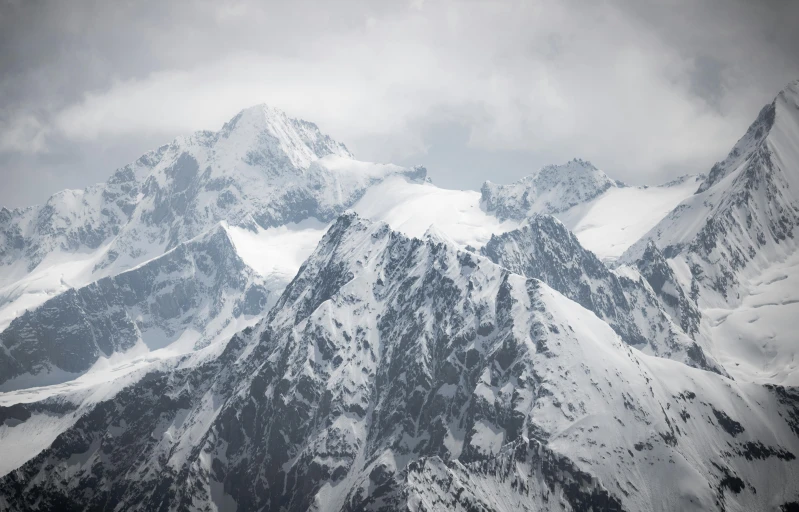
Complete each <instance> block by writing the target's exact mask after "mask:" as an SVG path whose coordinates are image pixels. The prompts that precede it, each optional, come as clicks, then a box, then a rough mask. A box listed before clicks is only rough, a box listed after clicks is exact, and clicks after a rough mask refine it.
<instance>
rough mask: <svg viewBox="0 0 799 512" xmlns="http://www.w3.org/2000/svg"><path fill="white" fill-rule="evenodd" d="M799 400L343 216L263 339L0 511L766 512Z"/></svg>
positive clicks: (788, 469) (212, 362)
mask: <svg viewBox="0 0 799 512" xmlns="http://www.w3.org/2000/svg"><path fill="white" fill-rule="evenodd" d="M793 409H795V404H794V400H793V399H791V398H790V395H789V394H787V393H781V392H780V391H779V390H776V389H775V390H769V389H765V388H758V387H751V386H749V387H741V386H738V385H737V384H736V383H735V382H732V381H729V380H728V379H725V378H724V377H721V376H719V375H716V374H713V373H709V372H704V371H701V370H697V369H692V368H689V367H686V366H685V365H681V364H679V363H676V362H671V361H666V360H663V359H658V358H653V357H649V356H646V355H643V354H641V353H640V352H638V351H635V350H633V349H631V348H630V347H629V346H628V345H627V344H625V343H623V342H622V341H621V340H620V339H619V338H618V336H617V335H616V334H615V333H614V332H613V330H612V329H611V328H610V327H608V325H607V324H606V323H604V322H603V321H601V320H600V319H599V318H597V317H596V315H594V314H593V313H591V312H590V311H588V310H586V309H584V308H583V307H581V306H580V305H578V304H576V303H574V302H572V301H570V300H569V299H567V298H565V297H564V296H563V295H561V294H560V293H558V292H556V291H555V290H553V289H552V288H550V287H549V286H547V285H546V284H544V283H542V282H541V281H538V280H536V279H530V278H525V277H523V276H520V275H518V274H513V273H511V272H510V271H508V270H507V269H505V268H502V267H500V266H497V265H495V264H494V263H492V262H491V261H489V260H488V259H486V258H482V257H480V256H477V255H475V254H472V253H469V252H463V251H460V250H458V249H456V248H455V247H454V246H452V245H450V244H448V243H447V242H446V241H442V240H440V239H437V238H435V237H431V238H428V239H427V240H419V239H410V238H407V237H405V236H403V235H401V234H399V233H397V232H394V231H392V230H391V229H389V228H388V227H387V226H386V225H381V224H373V223H370V222H368V221H365V220H363V219H360V218H358V217H357V216H355V215H354V214H348V215H344V216H342V217H341V218H339V220H338V221H337V222H336V223H335V224H334V225H333V226H332V227H331V228H330V230H329V231H328V233H327V234H326V235H325V237H324V238H323V240H322V241H321V242H320V244H319V246H318V248H317V250H316V251H315V252H314V254H313V255H312V256H311V257H310V258H309V259H308V260H307V261H306V263H305V264H304V265H303V267H302V268H301V270H300V272H299V273H298V275H297V276H296V278H295V279H294V281H293V282H292V283H291V284H290V285H289V286H288V288H287V289H286V290H285V292H284V293H283V295H282V296H281V298H280V299H279V300H278V302H277V304H276V306H275V308H274V309H273V310H272V311H271V313H270V314H269V315H268V316H267V318H266V319H265V320H264V321H263V322H262V323H261V324H260V325H259V326H258V327H256V328H255V329H250V330H247V331H245V332H244V333H242V334H241V335H239V336H236V337H234V338H233V339H232V340H231V341H230V342H229V343H228V344H227V346H226V348H225V350H224V352H222V354H221V355H220V356H219V357H214V358H208V359H205V360H203V361H201V362H199V363H198V364H194V365H191V364H186V363H185V361H184V362H179V363H178V364H176V365H175V369H174V370H171V371H163V370H159V371H154V372H151V373H149V374H148V375H147V376H146V377H144V378H142V379H141V380H139V381H138V382H136V383H135V384H133V385H131V386H130V387H129V388H128V389H126V390H124V391H123V392H121V393H118V394H116V395H115V396H114V397H113V398H111V399H109V400H107V401H105V402H102V403H100V404H98V405H97V406H96V407H95V408H94V410H93V411H92V412H91V413H90V414H87V415H85V416H84V417H82V418H81V419H80V420H78V421H77V423H75V425H74V426H73V427H71V428H69V429H68V430H67V431H65V432H64V433H63V434H61V435H60V436H59V437H58V438H57V440H56V442H54V443H53V445H52V447H50V448H49V449H47V450H45V451H43V452H42V453H41V454H39V455H38V456H37V457H36V458H34V459H33V460H31V461H29V462H28V463H27V464H25V465H24V466H23V467H21V468H20V469H18V470H16V471H13V472H11V473H9V474H8V475H7V476H5V477H4V478H3V479H1V480H0V496H1V497H2V498H0V499H1V500H4V501H0V503H3V504H4V505H6V506H8V504H9V503H14V505H15V506H16V508H17V509H20V510H31V509H36V508H42V507H44V508H53V507H60V508H61V509H65V510H70V509H73V508H74V509H85V508H89V509H114V508H127V509H131V508H142V509H156V510H186V509H195V510H208V511H210V510H217V509H222V510H233V509H236V510H239V511H243V510H244V511H246V510H264V509H266V510H276V509H283V510H308V509H312V510H403V509H410V510H436V509H441V508H451V509H455V510H475V509H478V510H496V511H506V510H507V511H510V510H520V509H521V510H539V509H541V508H547V509H552V510H586V509H589V508H591V507H593V508H595V509H600V508H602V507H604V508H606V509H609V510H614V509H615V510H666V509H686V508H691V507H694V508H697V509H718V508H728V509H747V508H748V509H753V508H762V506H763V504H764V503H766V501H768V500H769V499H770V498H769V497H770V496H774V495H775V494H774V492H776V491H777V489H779V490H780V491H779V492H781V493H782V494H781V495H783V496H786V497H792V496H796V495H797V494H798V493H799V483H797V482H796V481H795V479H793V478H792V475H793V474H794V472H795V471H796V470H797V462H796V459H795V456H794V454H795V453H796V452H797V450H799V437H797V434H796V432H795V431H794V430H793V424H792V420H791V418H792V417H793V416H792V414H793V412H795V411H793ZM792 411H793V412H792ZM752 459H757V460H758V461H759V463H758V464H752V463H751V461H750V460H752ZM678 475H683V476H684V475H689V477H688V478H681V477H679V476H678ZM653 496H656V497H657V499H653ZM764 500H765V501H764ZM769 503H770V502H769Z"/></svg>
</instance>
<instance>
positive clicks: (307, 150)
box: [219, 103, 353, 169]
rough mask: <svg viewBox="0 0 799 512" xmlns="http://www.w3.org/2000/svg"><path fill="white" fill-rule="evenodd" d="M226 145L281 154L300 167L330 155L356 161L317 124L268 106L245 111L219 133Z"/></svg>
mask: <svg viewBox="0 0 799 512" xmlns="http://www.w3.org/2000/svg"><path fill="white" fill-rule="evenodd" d="M219 136H220V139H221V141H222V143H223V144H225V143H227V144H231V145H234V146H239V147H246V148H248V150H250V151H253V150H255V151H257V150H258V149H259V148H261V149H263V150H265V151H267V152H270V153H274V152H281V153H284V154H285V155H286V157H288V159H289V160H290V161H291V163H292V164H293V165H294V166H296V167H298V168H303V169H304V168H307V167H308V166H309V165H310V164H311V162H313V161H314V160H316V159H319V158H323V157H326V156H328V155H337V156H341V157H344V158H352V157H353V156H352V154H351V153H350V152H349V150H348V149H347V147H346V146H345V145H344V144H342V143H340V142H337V141H335V140H333V139H332V138H331V137H330V136H329V135H326V134H324V133H322V132H321V130H319V127H318V126H316V124H314V123H312V122H309V121H305V120H302V119H295V118H293V117H290V116H289V115H288V114H286V113H285V112H284V111H283V110H280V109H279V108H276V107H273V106H271V105H267V104H263V103H262V104H259V105H254V106H252V107H248V108H245V109H244V110H242V111H241V112H239V113H238V114H236V115H235V116H234V117H233V118H232V119H231V120H230V121H228V122H227V123H225V125H224V126H223V127H222V129H221V130H220V131H219Z"/></svg>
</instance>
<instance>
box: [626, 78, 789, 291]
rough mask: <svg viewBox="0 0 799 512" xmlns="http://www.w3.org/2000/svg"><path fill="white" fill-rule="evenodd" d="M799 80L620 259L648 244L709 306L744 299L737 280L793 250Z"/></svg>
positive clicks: (632, 259) (629, 260)
mask: <svg viewBox="0 0 799 512" xmlns="http://www.w3.org/2000/svg"><path fill="white" fill-rule="evenodd" d="M796 190H799V82H794V83H792V84H790V85H789V86H788V87H786V88H785V89H783V90H782V91H781V92H780V93H779V94H778V95H777V96H776V98H775V99H774V101H773V102H771V103H770V104H768V105H766V107H765V108H763V109H762V110H761V112H760V115H759V116H758V118H757V119H756V120H755V122H754V123H753V124H752V125H751V126H750V128H749V129H748V130H747V132H746V134H745V135H744V136H743V137H742V138H741V139H740V140H739V141H738V143H737V144H736V145H735V147H734V148H733V149H732V151H730V154H729V156H728V157H727V159H725V160H724V161H722V162H719V163H718V164H716V165H715V166H714V167H713V169H712V170H711V171H710V173H709V175H708V177H707V179H706V180H705V181H704V183H703V184H702V185H701V186H700V187H699V189H698V191H697V193H696V194H695V195H693V196H691V197H689V198H688V199H686V200H685V201H683V202H682V203H681V204H680V205H679V206H678V207H677V208H675V209H674V211H672V212H671V213H670V214H669V215H668V216H666V217H665V218H664V219H663V220H661V221H660V222H659V223H658V224H657V225H656V226H654V227H653V228H652V229H651V230H650V231H649V232H648V233H647V234H646V235H645V236H644V237H642V238H641V239H640V240H639V241H638V242H636V243H635V244H634V245H632V246H631V247H630V248H629V249H628V250H627V251H626V252H625V254H624V256H623V257H622V260H623V261H624V262H627V263H630V264H634V263H635V262H636V261H637V260H638V259H640V258H641V257H642V256H643V254H644V252H645V250H646V248H647V245H648V243H649V242H650V241H654V242H655V243H656V245H657V246H658V247H659V248H660V249H661V250H662V251H663V254H664V256H665V257H666V258H667V259H674V258H678V259H680V260H681V261H682V263H681V265H682V264H685V265H687V268H689V269H690V276H688V279H690V281H688V282H685V283H683V284H684V286H685V287H686V288H691V289H694V291H693V292H692V295H694V296H695V297H698V299H699V300H700V302H702V303H703V304H704V305H714V304H715V305H716V306H718V305H724V304H730V305H734V304H737V303H739V302H740V300H741V298H742V293H743V292H742V290H741V289H740V285H741V283H742V282H743V281H745V280H746V278H747V276H751V275H753V273H757V272H759V271H760V270H762V269H764V268H766V267H768V266H769V265H771V264H772V263H774V262H776V261H780V260H782V259H784V258H785V257H786V256H787V255H788V254H790V253H791V252H793V251H794V249H795V247H796V243H795V228H796V226H797V224H799V197H797V195H796V192H795V191H796Z"/></svg>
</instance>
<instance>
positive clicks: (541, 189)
mask: <svg viewBox="0 0 799 512" xmlns="http://www.w3.org/2000/svg"><path fill="white" fill-rule="evenodd" d="M617 186H619V185H618V183H617V182H616V181H615V180H612V179H610V178H609V177H608V176H607V175H606V174H605V173H604V172H602V171H601V170H599V169H597V168H596V167H594V165H593V164H592V163H591V162H588V161H585V160H580V159H574V160H571V161H569V162H567V163H565V164H563V165H548V166H546V167H542V168H541V169H540V170H538V171H537V172H535V173H533V174H531V175H529V176H525V177H524V178H522V179H520V180H519V181H517V182H515V183H512V184H510V185H497V184H494V183H491V182H490V181H486V182H485V183H484V184H483V187H482V189H481V192H482V201H483V205H484V207H485V208H486V210H488V211H490V212H493V213H494V214H495V215H497V216H498V217H499V218H501V219H523V218H524V217H526V216H527V215H530V214H534V213H550V214H556V213H560V212H564V211H566V210H568V209H570V208H572V207H574V206H576V205H578V204H580V203H584V202H587V201H590V200H591V199H593V198H595V197H597V196H598V195H600V194H602V193H603V192H605V191H606V190H607V189H609V188H611V187H617Z"/></svg>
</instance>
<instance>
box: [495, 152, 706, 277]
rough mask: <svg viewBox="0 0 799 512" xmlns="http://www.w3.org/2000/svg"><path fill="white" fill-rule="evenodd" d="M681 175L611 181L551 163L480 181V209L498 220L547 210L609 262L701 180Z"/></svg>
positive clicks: (589, 168)
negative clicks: (649, 181)
mask: <svg viewBox="0 0 799 512" xmlns="http://www.w3.org/2000/svg"><path fill="white" fill-rule="evenodd" d="M702 178H703V177H699V176H683V177H682V178H679V179H677V180H674V181H671V182H669V183H666V184H664V185H660V186H657V187H633V186H628V185H625V184H624V183H621V182H618V181H614V180H612V179H610V178H608V176H607V175H606V174H605V173H604V172H602V171H601V170H599V169H597V168H596V167H594V166H593V165H592V164H591V163H590V162H586V161H584V160H572V161H570V162H568V163H566V164H564V165H550V166H547V167H544V168H542V169H540V170H539V171H537V172H535V173H533V174H531V175H530V176H526V177H524V178H522V179H521V180H519V181H517V182H516V183H513V184H510V185H495V184H493V183H491V182H486V183H485V184H484V185H483V189H482V195H481V201H482V206H483V208H484V209H485V210H486V211H488V212H490V213H492V214H494V215H496V216H497V217H498V218H500V219H515V220H517V221H521V220H523V219H524V218H526V217H528V216H531V215H535V214H541V213H544V214H552V215H554V216H555V217H557V218H558V219H559V220H560V221H561V222H563V224H564V225H565V226H566V227H567V228H569V230H571V231H572V232H574V234H575V235H577V238H578V239H579V240H580V243H581V244H582V245H583V246H584V247H586V248H587V249H589V250H591V251H593V252H594V253H595V254H596V255H597V256H598V257H599V258H600V259H601V260H603V261H606V262H612V261H614V260H616V259H617V258H618V257H619V256H621V254H622V253H623V252H624V251H625V250H626V249H627V248H628V247H630V246H631V245H632V244H633V243H635V242H636V241H637V240H638V239H639V238H641V236H643V235H644V234H645V233H646V232H647V231H649V230H650V229H651V228H652V227H653V226H654V225H655V224H657V223H658V222H659V221H660V220H661V219H663V217H665V216H666V215H667V214H668V213H669V212H670V211H672V210H673V209H674V207H675V206H677V205H678V204H679V203H680V202H681V201H682V200H684V199H685V198H687V197H689V196H690V195H691V194H693V193H694V191H695V190H696V188H697V187H698V185H699V183H700V182H701V179H702Z"/></svg>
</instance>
